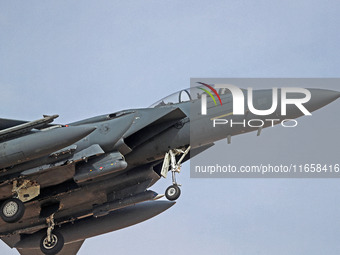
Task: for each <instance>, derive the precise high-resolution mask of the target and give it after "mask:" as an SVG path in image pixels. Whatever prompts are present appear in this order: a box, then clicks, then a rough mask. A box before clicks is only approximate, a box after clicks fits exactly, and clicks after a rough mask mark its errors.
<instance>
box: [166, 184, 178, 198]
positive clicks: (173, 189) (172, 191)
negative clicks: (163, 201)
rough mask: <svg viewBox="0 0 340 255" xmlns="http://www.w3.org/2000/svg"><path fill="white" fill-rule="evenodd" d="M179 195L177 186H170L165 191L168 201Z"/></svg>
mask: <svg viewBox="0 0 340 255" xmlns="http://www.w3.org/2000/svg"><path fill="white" fill-rule="evenodd" d="M180 195H181V190H180V188H179V187H178V186H177V185H171V186H169V187H168V188H167V189H166V191H165V196H166V198H167V199H168V200H170V201H174V200H176V199H177V198H179V196H180Z"/></svg>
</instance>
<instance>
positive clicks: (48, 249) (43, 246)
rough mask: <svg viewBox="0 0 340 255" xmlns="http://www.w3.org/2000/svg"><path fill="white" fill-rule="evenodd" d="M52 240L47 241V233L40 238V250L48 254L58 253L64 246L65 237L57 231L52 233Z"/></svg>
mask: <svg viewBox="0 0 340 255" xmlns="http://www.w3.org/2000/svg"><path fill="white" fill-rule="evenodd" d="M51 235H52V236H51V239H52V242H50V243H49V242H48V241H47V235H45V236H44V237H43V238H41V240H40V250H41V251H42V253H44V254H46V255H55V254H58V253H59V252H60V251H61V250H62V248H63V247H64V237H63V236H62V234H60V233H59V232H57V231H53V232H52V234H51Z"/></svg>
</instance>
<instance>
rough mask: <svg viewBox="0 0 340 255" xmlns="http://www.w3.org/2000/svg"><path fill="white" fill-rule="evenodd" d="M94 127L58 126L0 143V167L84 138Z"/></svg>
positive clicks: (43, 154)
mask: <svg viewBox="0 0 340 255" xmlns="http://www.w3.org/2000/svg"><path fill="white" fill-rule="evenodd" d="M94 130H95V128H94V127H82V126H79V127H58V128H53V129H49V130H46V131H39V132H35V133H33V134H29V135H25V136H22V137H19V138H15V139H12V140H8V141H5V142H3V143H1V144H0V169H3V168H6V167H10V166H13V165H17V164H20V163H23V162H26V161H30V160H33V159H37V158H40V157H43V156H46V155H49V154H51V153H53V152H55V151H58V150H60V149H62V148H64V147H67V146H69V145H71V144H73V143H75V142H77V141H79V140H80V139H82V138H84V137H85V136H87V135H88V134H90V133H91V132H92V131H94Z"/></svg>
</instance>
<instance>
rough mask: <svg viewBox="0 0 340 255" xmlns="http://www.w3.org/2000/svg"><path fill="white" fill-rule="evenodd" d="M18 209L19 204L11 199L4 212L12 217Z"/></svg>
mask: <svg viewBox="0 0 340 255" xmlns="http://www.w3.org/2000/svg"><path fill="white" fill-rule="evenodd" d="M18 209H19V206H18V204H17V203H15V202H13V201H10V202H8V203H7V204H6V205H5V206H4V208H3V210H2V212H3V214H4V215H5V216H6V217H12V216H14V215H15V214H16V213H17V212H18Z"/></svg>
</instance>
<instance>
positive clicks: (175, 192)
mask: <svg viewBox="0 0 340 255" xmlns="http://www.w3.org/2000/svg"><path fill="white" fill-rule="evenodd" d="M190 148H191V147H190V146H188V148H187V149H186V150H185V151H183V150H181V149H173V150H169V152H167V153H166V154H165V157H164V161H163V165H162V171H161V175H162V176H163V177H164V178H166V177H167V174H168V172H169V171H171V174H172V185H171V186H169V187H168V188H167V189H166V191H165V196H166V198H167V199H168V200H170V201H174V200H176V199H178V198H179V196H180V195H181V189H180V188H179V186H181V185H180V184H178V183H177V181H176V173H180V172H181V163H182V161H183V159H184V157H185V156H186V155H187V154H188V153H189V151H190ZM180 154H183V155H182V156H181V158H180V159H179V160H178V162H176V156H177V155H180ZM170 166H171V168H170V170H169V167H170Z"/></svg>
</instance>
